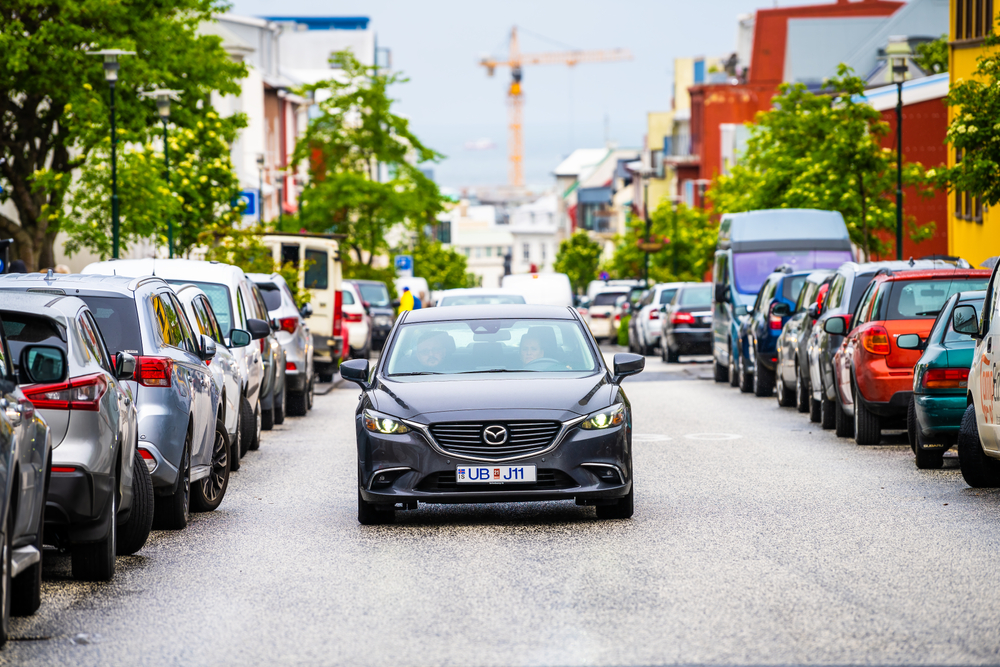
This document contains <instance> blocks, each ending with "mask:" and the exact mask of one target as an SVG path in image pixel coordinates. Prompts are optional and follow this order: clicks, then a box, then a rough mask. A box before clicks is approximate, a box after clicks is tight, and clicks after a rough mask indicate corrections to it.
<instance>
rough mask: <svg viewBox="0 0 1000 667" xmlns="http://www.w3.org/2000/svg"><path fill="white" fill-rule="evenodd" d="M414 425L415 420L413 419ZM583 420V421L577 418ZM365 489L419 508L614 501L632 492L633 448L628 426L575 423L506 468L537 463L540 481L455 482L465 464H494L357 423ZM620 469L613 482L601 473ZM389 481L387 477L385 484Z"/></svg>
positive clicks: (373, 499)
mask: <svg viewBox="0 0 1000 667" xmlns="http://www.w3.org/2000/svg"><path fill="white" fill-rule="evenodd" d="M407 423H411V422H407ZM576 423H579V421H576ZM357 430H358V462H359V490H360V492H361V496H362V498H364V500H365V501H367V502H370V503H377V504H384V505H396V504H399V503H402V504H403V505H404V506H409V507H413V506H415V504H416V503H417V502H422V503H447V504H457V503H497V502H530V501H541V500H576V501H577V502H578V503H582V504H603V503H604V502H605V501H606V502H613V501H614V500H616V499H619V498H621V497H623V496H625V495H627V494H628V492H629V490H630V489H631V488H632V469H631V462H632V461H631V451H630V449H629V446H628V439H627V436H626V427H625V426H624V425H623V426H619V427H617V428H612V429H606V430H600V431H598V430H594V431H585V430H582V429H580V428H579V427H578V426H576V425H573V426H571V427H569V428H567V429H566V430H565V432H564V433H563V434H562V438H561V439H560V438H559V436H557V437H556V440H555V442H556V443H557V444H556V445H555V446H554V447H548V448H546V449H545V450H542V451H540V452H538V453H536V454H533V455H530V456H523V457H520V458H517V459H515V460H505V461H497V462H495V463H496V464H499V465H519V466H520V465H533V466H535V467H536V470H537V481H536V482H534V483H507V484H500V483H496V482H492V483H490V482H488V483H485V484H461V485H459V484H458V483H456V481H455V470H456V468H457V467H458V466H459V465H465V464H468V463H483V464H485V465H492V464H493V463H494V462H492V461H489V460H488V459H470V458H467V457H457V456H456V455H454V454H450V453H448V452H447V450H442V449H441V448H440V447H438V446H437V445H436V444H432V441H431V440H430V436H426V435H424V434H423V433H422V432H421V431H419V430H416V429H415V430H413V431H411V432H409V433H405V434H402V435H382V434H375V433H371V432H369V431H368V430H367V429H365V428H364V426H363V424H362V422H361V418H360V417H358V418H357ZM605 470H613V471H616V474H615V475H613V477H614V479H613V481H605V480H604V479H602V478H601V477H599V476H598V473H599V472H603V471H605ZM380 477H381V479H380Z"/></svg>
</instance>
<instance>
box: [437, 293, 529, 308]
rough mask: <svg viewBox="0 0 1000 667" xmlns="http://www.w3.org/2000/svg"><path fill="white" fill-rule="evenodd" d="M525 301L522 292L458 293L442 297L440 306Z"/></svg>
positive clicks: (491, 304) (490, 304)
mask: <svg viewBox="0 0 1000 667" xmlns="http://www.w3.org/2000/svg"><path fill="white" fill-rule="evenodd" d="M508 303H524V297H523V296H521V295H520V294H468V295H463V294H456V295H454V296H446V297H442V298H441V300H440V301H439V302H438V305H439V306H494V305H498V304H508Z"/></svg>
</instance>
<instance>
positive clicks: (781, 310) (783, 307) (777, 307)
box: [771, 302, 792, 317]
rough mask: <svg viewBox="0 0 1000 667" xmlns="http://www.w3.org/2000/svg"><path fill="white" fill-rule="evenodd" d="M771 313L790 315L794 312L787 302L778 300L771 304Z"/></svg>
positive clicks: (782, 315) (776, 315) (778, 315)
mask: <svg viewBox="0 0 1000 667" xmlns="http://www.w3.org/2000/svg"><path fill="white" fill-rule="evenodd" d="M771 314H772V315H774V316H775V317H788V316H789V315H791V314H792V307H791V306H789V305H788V304H787V303H781V302H778V303H776V304H773V305H772V306H771Z"/></svg>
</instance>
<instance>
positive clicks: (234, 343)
mask: <svg viewBox="0 0 1000 667" xmlns="http://www.w3.org/2000/svg"><path fill="white" fill-rule="evenodd" d="M174 289H175V291H176V292H177V298H178V299H180V302H181V305H182V306H184V313H185V315H187V318H188V322H189V323H190V324H191V327H192V328H193V329H194V333H195V335H197V336H208V337H209V338H211V339H212V340H214V341H215V356H214V357H212V358H211V359H210V360H207V362H206V363H207V364H208V367H209V369H210V370H211V371H212V379H213V380H214V381H215V386H216V390H217V391H218V392H219V395H220V396H221V402H220V419H221V420H222V424H223V426H224V427H225V431H226V435H227V436H228V443H229V451H228V453H227V452H225V451H222V444H223V443H222V442H221V439H220V438H218V437H217V438H216V442H215V446H214V448H213V453H212V474H211V475H209V476H208V477H206V478H205V479H203V480H202V482H201V483H202V484H203V485H205V487H206V488H205V489H203V496H204V497H205V499H206V500H208V502H209V503H210V504H214V505H215V506H216V507H218V505H219V503H221V502H222V497H223V496H224V495H225V493H226V487H227V486H228V484H229V476H228V475H226V474H224V468H225V463H226V461H225V460H224V459H225V458H228V459H229V461H228V463H229V469H230V470H231V471H233V470H239V469H240V449H241V448H242V444H243V441H242V438H241V434H240V430H241V429H240V396H241V393H240V388H241V387H242V386H243V373H242V368H241V367H240V362H239V360H237V359H236V356H235V355H234V354H233V352H232V350H231V349H230V346H231V347H232V348H239V347H246V346H247V345H249V344H250V336H249V335H247V334H244V332H242V331H240V332H238V333H237V334H236V336H235V340H227V339H226V337H225V335H224V334H223V333H222V327H221V326H219V320H218V318H217V317H216V316H215V311H213V310H212V304H211V302H209V300H208V296H207V295H206V294H205V293H204V292H203V291H202V290H201V288H200V287H196V286H194V285H178V286H177V287H175V288H174ZM213 509H214V508H213Z"/></svg>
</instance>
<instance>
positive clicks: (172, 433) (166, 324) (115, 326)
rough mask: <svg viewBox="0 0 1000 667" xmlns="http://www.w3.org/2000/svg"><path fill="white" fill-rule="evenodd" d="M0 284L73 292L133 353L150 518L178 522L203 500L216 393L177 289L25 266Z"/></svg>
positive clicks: (150, 280)
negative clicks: (50, 272)
mask: <svg viewBox="0 0 1000 667" xmlns="http://www.w3.org/2000/svg"><path fill="white" fill-rule="evenodd" d="M138 261H142V260H127V261H121V262H108V263H109V264H123V265H125V264H129V263H131V262H138ZM165 261H169V260H165ZM174 261H178V260H174ZM179 261H186V260H179ZM206 264H207V262H206ZM0 288H3V289H18V290H32V289H44V290H46V291H47V292H48V293H53V292H56V293H58V291H63V292H65V293H67V294H72V295H73V296H77V297H79V298H80V299H82V300H83V301H84V302H85V303H86V304H87V306H88V307H89V308H90V311H91V313H92V314H93V316H94V319H95V321H96V322H97V325H98V326H99V327H100V329H101V331H102V332H103V333H104V338H105V340H106V342H107V345H108V348H109V350H110V352H111V354H114V355H117V354H118V353H119V352H125V353H126V354H131V355H134V356H135V360H136V363H135V372H134V374H133V376H132V380H130V381H129V382H130V388H131V389H132V394H133V396H134V397H135V406H136V410H137V411H138V431H139V454H140V455H141V456H142V458H143V459H145V460H146V462H147V466H148V467H149V469H150V473H151V474H152V477H153V493H154V498H155V500H154V502H155V514H154V521H153V525H154V527H160V528H166V529H175V530H176V529H180V528H184V527H185V526H186V525H187V522H188V513H189V511H190V508H191V506H192V505H193V506H195V508H200V507H203V506H204V505H205V504H206V503H207V499H206V498H204V497H203V496H202V492H201V485H198V484H192V483H193V482H197V481H199V480H201V479H204V478H205V477H207V476H209V475H210V474H211V472H212V452H213V448H214V444H215V441H216V432H217V430H218V422H219V420H218V414H219V409H220V405H219V404H220V400H221V397H220V395H219V393H218V391H216V387H215V383H214V382H213V380H212V372H211V371H210V370H209V368H208V366H206V365H205V361H206V360H207V359H211V358H212V357H213V356H215V351H216V346H215V342H214V341H213V340H212V339H211V338H208V337H207V336H195V334H194V332H193V331H192V329H191V325H190V324H189V323H188V320H187V317H186V316H185V315H184V308H183V306H181V303H180V301H179V300H178V298H177V294H175V293H174V290H173V289H172V288H171V287H170V285H168V284H167V283H166V282H165V281H164V280H163V279H162V278H154V277H152V276H148V275H146V276H144V277H140V278H130V277H125V276H121V275H118V276H108V275H104V276H102V275H96V274H94V275H60V274H54V275H52V276H49V277H46V276H43V275H40V274H32V273H29V274H20V275H5V276H3V277H2V278H0ZM216 312H218V311H216ZM263 324H264V325H265V326H266V324H267V323H266V322H265V323H263ZM227 474H228V466H227Z"/></svg>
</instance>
